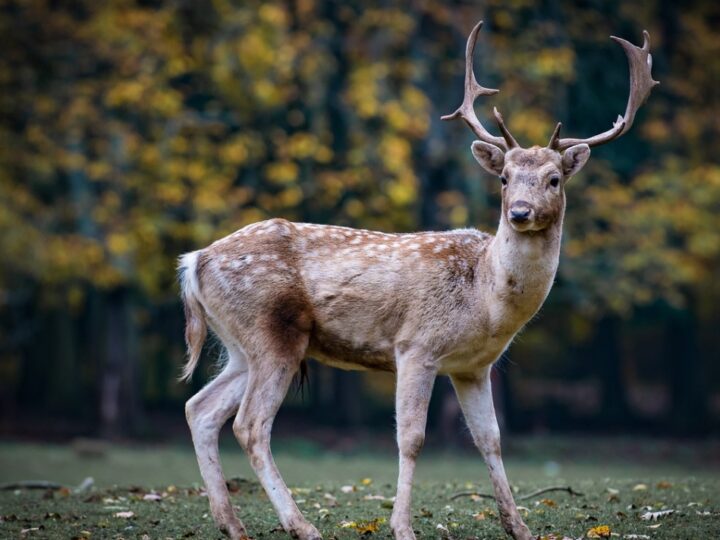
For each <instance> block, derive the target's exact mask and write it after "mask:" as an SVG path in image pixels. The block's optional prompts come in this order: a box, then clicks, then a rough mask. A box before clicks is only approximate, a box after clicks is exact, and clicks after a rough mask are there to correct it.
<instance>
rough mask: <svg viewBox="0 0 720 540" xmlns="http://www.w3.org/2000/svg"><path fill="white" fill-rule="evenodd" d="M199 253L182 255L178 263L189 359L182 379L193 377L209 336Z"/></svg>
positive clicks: (187, 379) (186, 379) (193, 252)
mask: <svg viewBox="0 0 720 540" xmlns="http://www.w3.org/2000/svg"><path fill="white" fill-rule="evenodd" d="M199 254H200V252H199V251H192V252H190V253H186V254H185V255H182V256H181V257H180V261H179V264H178V279H179V281H180V291H181V295H182V301H183V305H184V307H185V343H186V344H187V361H186V362H185V366H184V367H183V370H182V375H181V376H180V380H181V381H189V380H190V378H191V377H192V374H193V372H194V371H195V368H196V367H197V363H198V360H200V353H201V352H202V348H203V344H204V343H205V338H206V337H207V322H206V315H205V309H204V308H203V306H202V303H201V302H200V284H199V282H198V275H197V261H198V255H199Z"/></svg>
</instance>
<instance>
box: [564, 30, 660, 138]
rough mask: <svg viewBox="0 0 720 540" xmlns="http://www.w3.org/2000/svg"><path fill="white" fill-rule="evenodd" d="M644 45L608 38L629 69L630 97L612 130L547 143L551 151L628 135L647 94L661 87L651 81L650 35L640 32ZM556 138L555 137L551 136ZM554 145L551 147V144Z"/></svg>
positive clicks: (612, 37) (617, 38) (613, 37)
mask: <svg viewBox="0 0 720 540" xmlns="http://www.w3.org/2000/svg"><path fill="white" fill-rule="evenodd" d="M643 36H644V40H643V46H642V47H638V46H637V45H633V44H632V43H630V42H629V41H627V40H624V39H622V38H619V37H615V36H610V39H612V40H613V41H615V42H617V43H619V44H620V46H621V47H622V48H623V50H624V51H625V54H626V55H627V58H628V65H629V67H630V95H629V96H628V102H627V107H626V108H625V114H624V115H623V116H618V117H617V120H615V123H614V124H613V127H612V128H610V129H608V130H607V131H605V132H603V133H600V134H599V135H595V136H594V137H590V138H589V139H557V138H553V139H552V140H551V142H550V144H551V148H553V149H555V150H557V151H562V150H566V149H567V148H570V147H571V146H574V145H576V144H583V143H584V144H587V145H588V146H598V145H601V144H605V143H606V142H610V141H612V140H613V139H617V138H618V137H620V136H621V135H623V134H624V133H625V132H627V131H628V130H629V129H630V127H631V126H632V125H633V122H634V121H635V114H636V113H637V111H638V109H639V108H640V106H641V105H642V104H643V103H645V100H646V99H647V98H648V96H649V95H650V92H651V91H652V89H653V87H654V86H655V85H658V84H660V83H659V82H658V81H655V80H653V78H652V73H651V71H652V55H651V54H650V34H648V33H647V31H646V30H643ZM553 137H555V136H553ZM553 143H554V144H553Z"/></svg>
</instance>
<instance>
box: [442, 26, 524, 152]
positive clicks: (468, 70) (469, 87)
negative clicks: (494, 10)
mask: <svg viewBox="0 0 720 540" xmlns="http://www.w3.org/2000/svg"><path fill="white" fill-rule="evenodd" d="M482 25H483V21H480V22H479V23H477V24H476V25H475V28H473V29H472V32H470V36H469V37H468V40H467V46H466V47H465V95H464V96H463V102H462V105H460V107H458V109H457V110H456V111H455V112H454V113H452V114H446V115H445V116H443V117H441V120H455V119H456V118H462V119H463V120H465V123H466V124H467V125H468V126H470V129H472V130H473V132H474V133H475V135H477V137H478V139H480V140H481V141H485V142H487V143H490V144H494V145H495V146H499V147H501V148H505V150H509V149H511V148H515V147H516V146H518V143H517V141H516V140H515V139H514V138H513V136H512V135H511V134H510V132H509V131H508V129H507V128H506V127H505V123H504V122H503V118H502V116H501V115H500V113H499V112H498V110H497V109H494V110H493V113H494V115H495V121H496V122H497V124H498V127H499V128H500V132H501V133H502V137H496V136H495V135H492V134H490V133H489V132H488V130H486V129H485V128H484V127H483V125H482V124H481V123H480V120H478V117H477V115H476V114H475V109H474V108H473V104H474V103H475V100H476V99H477V98H478V97H480V96H491V95H493V94H497V93H498V90H495V89H493V88H485V87H483V86H480V85H479V84H478V82H477V79H476V78H475V73H473V52H475V44H476V43H477V38H478V32H480V28H482Z"/></svg>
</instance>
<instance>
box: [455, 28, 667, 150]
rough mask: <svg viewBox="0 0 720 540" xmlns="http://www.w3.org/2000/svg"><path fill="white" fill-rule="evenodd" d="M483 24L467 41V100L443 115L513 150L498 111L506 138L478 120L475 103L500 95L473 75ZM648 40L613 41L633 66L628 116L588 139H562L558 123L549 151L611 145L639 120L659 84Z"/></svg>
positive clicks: (486, 140)
mask: <svg viewBox="0 0 720 540" xmlns="http://www.w3.org/2000/svg"><path fill="white" fill-rule="evenodd" d="M482 25H483V21H480V22H479V23H477V24H476V25H475V27H474V28H473V29H472V31H471V32H470V36H469V37H468V40H467V46H466V47H465V95H464V97H463V102H462V105H460V107H459V108H458V109H457V110H456V111H455V112H454V113H452V114H448V115H445V116H443V117H442V118H441V119H442V120H454V119H456V118H461V119H462V120H464V121H465V123H466V124H467V125H468V126H470V129H472V130H473V132H474V133H475V135H477V137H478V138H479V139H480V140H482V141H485V142H487V143H490V144H494V145H495V146H499V147H501V148H504V149H505V150H509V149H511V148H515V147H517V146H518V143H517V141H515V139H514V138H513V136H512V135H511V134H510V132H509V131H508V129H507V127H505V123H504V122H503V118H502V116H501V115H500V113H499V112H498V110H497V109H494V110H493V113H494V115H495V120H496V121H497V124H498V127H499V128H500V132H501V133H502V137H496V136H495V135H492V134H491V133H489V132H488V131H487V130H486V129H485V128H484V127H483V125H482V124H481V123H480V121H479V120H478V118H477V116H476V114H475V110H474V108H473V104H474V102H475V100H476V99H477V98H478V97H480V96H490V95H493V94H497V93H498V90H495V89H492V88H484V87H483V86H480V84H478V82H477V79H476V78H475V73H474V72H473V52H474V51H475V44H476V43H477V38H478V33H479V32H480V28H482ZM643 35H644V36H645V40H644V43H643V46H642V47H637V46H636V45H633V44H632V43H630V42H629V41H626V40H624V39H622V38H618V37H615V36H611V39H613V40H614V41H616V42H618V43H619V44H620V45H621V46H622V48H623V49H624V50H625V54H626V55H627V57H628V63H629V65H630V96H629V97H628V103H627V107H626V109H625V115H624V116H618V118H617V120H616V121H615V123H614V124H613V127H612V128H610V129H609V130H607V131H605V132H604V133H600V134H598V135H595V136H594V137H590V138H588V139H561V138H560V128H561V127H562V123H558V124H557V126H556V127H555V131H554V132H553V134H552V137H551V138H550V143H549V144H548V148H552V149H553V150H557V151H558V152H561V151H563V150H566V149H568V148H570V147H571V146H574V145H576V144H583V143H584V144H587V145H588V146H598V145H601V144H605V143H606V142H610V141H612V140H613V139H616V138H618V137H620V136H621V135H623V134H624V133H625V132H626V131H628V130H629V129H630V126H632V124H633V121H634V120H635V113H637V110H638V109H639V108H640V106H641V105H642V104H643V103H644V102H645V100H646V99H647V97H648V96H649V95H650V91H651V90H652V89H653V87H654V86H655V85H657V84H660V83H659V82H657V81H655V80H653V78H652V76H651V73H650V72H651V69H652V55H651V54H650V35H649V34H648V33H647V31H644V32H643Z"/></svg>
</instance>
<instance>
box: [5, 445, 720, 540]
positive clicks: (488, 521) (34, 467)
mask: <svg viewBox="0 0 720 540" xmlns="http://www.w3.org/2000/svg"><path fill="white" fill-rule="evenodd" d="M278 447H279V448H278V451H277V452H276V454H277V455H276V460H277V463H278V467H279V468H280V470H281V471H282V472H283V474H284V476H285V478H286V480H287V482H288V485H289V486H291V489H292V491H293V494H294V497H295V499H296V500H297V501H298V505H299V506H300V508H301V510H303V512H304V513H305V515H306V516H307V518H308V519H309V520H311V521H312V522H313V523H314V524H315V525H316V526H317V527H318V528H319V529H320V531H321V532H322V533H323V536H324V537H325V538H326V539H329V538H338V539H345V538H347V539H357V538H360V537H361V536H363V534H362V531H363V527H365V526H366V525H367V527H365V528H366V529H369V530H367V531H366V532H365V535H364V536H366V537H370V538H372V537H376V538H387V537H388V536H389V535H390V528H389V525H388V523H387V520H389V517H390V512H391V508H392V502H391V500H390V498H391V497H392V496H393V495H394V486H395V474H396V465H395V459H394V457H392V456H390V455H386V454H379V455H372V454H368V453H364V454H361V455H357V456H340V455H336V454H328V453H322V452H319V451H318V452H315V451H314V450H313V449H312V448H307V447H301V446H299V445H297V444H293V443H286V444H284V445H283V444H279V445H278ZM509 447H510V448H509V450H510V451H509V452H508V458H507V459H506V465H507V469H508V475H509V477H510V479H511V482H512V483H513V486H514V487H515V488H516V489H517V491H518V493H519V494H520V495H521V494H523V493H527V492H530V491H532V490H534V489H537V488H540V487H545V486H548V485H558V484H561V485H571V486H572V487H573V488H574V489H575V490H577V491H580V492H582V493H583V494H584V496H582V497H573V496H571V495H569V494H567V493H562V492H554V493H547V494H545V495H542V496H540V497H537V498H534V499H532V500H528V501H521V502H520V503H519V504H521V505H522V506H523V507H524V509H522V510H521V512H522V513H523V515H524V516H525V519H526V522H527V524H528V526H529V527H530V528H531V530H532V531H533V532H534V533H535V534H539V535H544V536H547V535H550V534H556V535H560V537H562V536H563V535H565V536H568V537H571V538H580V537H583V536H586V535H587V533H588V531H589V530H590V529H592V528H593V527H597V526H601V525H607V526H608V527H609V528H610V531H611V532H612V533H614V534H615V535H617V536H613V537H615V538H623V537H627V538H633V536H628V535H640V536H636V538H645V537H647V538H651V539H705V538H717V537H720V470H718V468H717V463H715V462H712V463H710V465H711V466H710V467H708V459H707V456H706V455H705V454H706V453H707V452H708V451H709V450H708V447H703V446H698V445H682V446H681V445H674V444H668V443H662V442H658V441H643V442H640V443H638V442H637V441H634V440H626V439H597V440H583V439H542V440H535V439H524V440H520V441H518V442H514V443H513V444H512V445H509ZM714 450H715V449H713V451H714ZM221 454H222V455H223V462H224V468H225V470H226V471H227V473H228V476H229V477H230V476H232V477H239V478H241V480H235V481H233V482H232V500H233V504H234V505H235V506H236V507H237V509H238V513H239V515H240V517H241V518H242V519H243V521H244V522H245V524H246V525H247V527H248V529H249V531H250V533H251V534H252V536H253V537H254V538H257V539H260V538H289V537H288V536H286V535H285V534H284V533H283V532H282V531H281V530H279V529H278V521H277V518H276V516H275V513H274V511H273V509H272V507H271V506H270V503H269V501H268V499H267V497H266V496H265V494H264V492H263V491H262V489H261V488H260V486H259V485H258V484H257V483H256V482H255V481H254V475H253V474H252V472H251V470H250V468H249V466H248V464H247V460H246V458H245V457H244V456H243V455H242V454H241V452H240V451H239V450H238V449H236V448H231V447H228V448H224V451H222V452H221ZM86 476H93V477H94V478H95V482H96V483H95V488H94V489H93V490H92V491H90V492H89V493H85V494H83V495H74V494H72V493H68V492H67V491H65V490H54V491H29V490H15V491H13V490H9V491H0V538H52V539H55V538H67V539H70V538H88V539H96V538H112V539H115V538H125V539H131V538H132V539H135V538H137V539H143V540H145V539H153V540H154V539H167V538H173V539H181V538H203V539H205V538H208V539H214V538H222V535H221V534H220V533H219V532H218V531H217V529H216V528H215V526H214V525H213V523H212V518H211V517H210V516H209V510H208V503H207V497H205V496H204V493H203V491H202V490H201V489H200V488H201V484H200V478H199V475H198V473H197V465H196V464H195V461H194V456H193V454H192V452H191V451H190V449H189V448H187V447H180V446H178V447H143V448H134V447H115V448H112V449H111V450H109V451H107V452H106V453H105V455H104V456H102V457H95V458H92V457H87V456H83V455H79V454H78V452H76V451H75V450H74V449H73V448H71V447H68V446H53V445H30V444H9V443H5V444H0V482H11V481H17V480H23V479H46V480H52V481H56V482H59V483H63V484H68V485H76V484H78V483H79V482H80V481H81V480H82V479H83V478H84V477H86ZM343 486H354V489H355V490H354V491H350V492H347V493H346V492H344V491H343V489H342V487H343ZM347 489H348V488H347V487H346V488H345V490H346V491H347ZM466 490H476V491H480V492H485V493H487V492H489V490H490V488H489V485H488V481H487V474H486V472H485V470H484V466H483V464H482V461H481V460H480V459H479V457H475V456H472V455H469V454H441V453H434V452H426V453H424V454H423V456H422V457H421V459H420V462H419V464H418V471H417V483H416V489H415V491H414V503H413V510H414V514H415V520H414V526H415V529H416V531H417V532H418V533H419V536H421V537H422V538H443V537H444V538H454V539H467V538H482V539H495V538H497V539H504V538H507V537H506V536H505V534H504V532H503V531H502V528H501V527H500V524H499V520H498V518H497V512H496V508H495V504H494V501H492V500H488V499H473V498H471V497H462V498H459V499H455V500H451V496H452V495H453V494H455V493H457V492H460V491H466ZM148 493H153V496H152V497H150V498H157V497H155V495H154V494H155V493H157V494H158V495H159V500H146V499H145V496H146V495H147V494H148ZM660 510H674V512H673V513H672V514H670V515H667V516H665V517H661V518H660V519H658V520H657V521H646V520H643V519H641V518H640V516H641V515H643V514H645V513H646V512H648V511H653V512H655V511H660ZM122 512H132V516H131V517H117V514H118V513H122ZM120 515H127V514H120ZM353 523H354V524H355V525H354V526H353V525H352V524H353ZM343 524H345V525H346V526H345V527H343ZM373 529H376V530H373ZM22 531H26V532H24V533H23V532H22ZM643 535H644V536H643Z"/></svg>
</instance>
